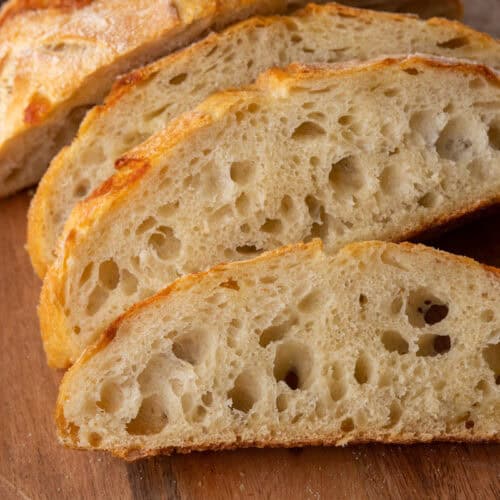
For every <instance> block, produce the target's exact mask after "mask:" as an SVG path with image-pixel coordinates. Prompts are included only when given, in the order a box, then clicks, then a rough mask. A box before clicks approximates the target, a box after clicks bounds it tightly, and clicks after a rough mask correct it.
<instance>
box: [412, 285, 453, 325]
mask: <svg viewBox="0 0 500 500" xmlns="http://www.w3.org/2000/svg"><path fill="white" fill-rule="evenodd" d="M448 310H449V309H448V305H447V304H445V303H444V302H443V301H442V300H440V299H438V298H437V297H435V296H434V295H433V294H431V293H430V292H429V290H427V289H426V288H418V289H417V290H411V291H410V293H409V295H408V302H407V304H406V315H407V317H408V321H409V322H410V324H411V325H412V326H414V327H417V328H423V327H424V326H425V325H434V324H436V323H440V322H441V321H443V320H444V319H445V318H446V317H447V316H448Z"/></svg>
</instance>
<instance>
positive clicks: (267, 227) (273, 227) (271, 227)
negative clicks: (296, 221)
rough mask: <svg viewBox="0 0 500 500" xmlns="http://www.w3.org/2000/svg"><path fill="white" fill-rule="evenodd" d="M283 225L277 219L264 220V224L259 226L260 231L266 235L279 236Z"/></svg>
mask: <svg viewBox="0 0 500 500" xmlns="http://www.w3.org/2000/svg"><path fill="white" fill-rule="evenodd" d="M282 228H283V225H282V223H281V221H280V220H279V219H266V221H265V222H264V224H262V226H260V230H261V231H262V232H264V233H268V234H279V233H281V230H282Z"/></svg>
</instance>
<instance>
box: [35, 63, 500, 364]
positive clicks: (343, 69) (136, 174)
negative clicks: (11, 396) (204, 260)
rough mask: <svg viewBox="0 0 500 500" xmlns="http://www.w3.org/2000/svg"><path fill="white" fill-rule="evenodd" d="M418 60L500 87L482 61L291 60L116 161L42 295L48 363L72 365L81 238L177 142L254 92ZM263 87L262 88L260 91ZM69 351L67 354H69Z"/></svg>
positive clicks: (488, 202) (489, 201) (71, 232)
mask: <svg viewBox="0 0 500 500" xmlns="http://www.w3.org/2000/svg"><path fill="white" fill-rule="evenodd" d="M415 64H424V65H428V66H430V67H436V68H442V69H446V70H448V71H463V72H466V73H467V72H470V73H473V74H480V75H482V76H485V77H486V78H487V79H489V80H490V81H491V82H492V83H493V84H494V85H498V86H500V75H498V74H497V73H496V72H494V71H493V70H492V69H490V68H488V67H486V66H482V65H479V64H469V63H466V62H463V61H457V60H448V59H443V58H428V57H424V56H421V55H414V56H409V57H400V58H395V57H387V58H381V59H377V60H375V61H368V62H365V63H362V64H358V65H353V64H340V65H334V66H333V67H332V66H327V65H315V66H305V65H300V64H292V65H291V66H289V67H288V68H286V69H271V70H269V71H267V72H265V73H263V75H261V77H260V78H259V79H258V80H257V83H256V84H255V85H252V86H249V87H247V88H246V89H242V90H228V91H224V92H220V93H216V94H214V95H212V96H211V97H209V98H208V99H207V100H206V101H204V103H202V104H201V105H200V106H198V107H197V108H196V109H195V110H194V111H192V112H189V113H187V114H184V115H181V116H180V117H178V118H176V119H174V120H173V121H172V122H171V123H170V125H169V126H168V127H167V128H166V129H165V130H164V131H162V132H161V133H159V134H156V135H154V136H153V137H151V138H150V139H149V140H147V141H146V142H144V143H143V144H141V145H140V146H138V147H137V148H135V149H134V150H132V151H131V152H130V153H128V154H127V155H125V156H124V157H122V158H121V159H119V160H117V168H118V169H119V170H118V172H117V173H116V174H115V175H113V176H112V177H110V178H109V179H108V180H107V181H105V182H104V183H103V184H102V185H101V186H100V187H99V188H98V189H97V190H96V191H94V193H92V195H90V196H89V197H88V198H87V199H86V200H84V201H82V202H81V203H79V204H77V205H76V207H75V209H74V210H73V212H72V214H71V216H70V218H69V220H68V221H67V223H66V227H65V230H64V235H63V237H62V238H61V240H60V246H59V248H58V258H57V259H56V261H55V262H54V264H53V265H52V266H51V268H50V269H49V271H48V272H47V274H46V276H45V279H44V282H43V286H42V293H41V297H40V304H39V308H38V314H39V318H40V326H41V332H42V339H43V342H44V348H45V352H46V354H47V359H48V364H49V365H50V366H53V367H56V368H65V367H67V366H69V365H70V364H71V359H72V357H73V356H71V354H70V352H69V350H70V346H69V345H67V344H68V342H67V341H66V340H65V339H66V335H67V334H66V333H65V332H67V330H68V325H67V324H66V318H65V315H64V308H63V306H62V297H63V294H64V292H63V289H62V287H63V283H64V277H65V274H66V265H67V259H68V256H69V255H71V251H72V249H73V247H74V246H76V244H77V239H79V238H85V237H86V232H87V231H86V230H87V228H89V227H90V226H91V225H92V223H93V221H95V220H98V219H99V217H100V215H101V214H102V213H105V212H107V211H108V210H113V209H116V208H117V207H119V206H120V205H121V204H122V203H126V200H127V197H128V194H129V193H130V192H131V191H133V190H134V188H135V187H136V186H137V185H138V184H139V181H140V180H141V178H142V177H144V176H145V175H146V174H147V172H148V171H149V170H150V169H151V167H152V165H153V164H154V163H155V162H156V161H157V158H158V157H160V156H161V155H162V154H163V153H164V152H166V151H168V150H169V149H170V148H172V147H173V145H175V144H177V143H178V141H180V140H182V139H185V138H187V137H189V136H190V135H192V134H194V133H195V131H197V130H198V129H200V128H204V127H206V126H208V125H209V124H210V123H213V122H214V121H215V120H216V119H217V116H220V115H221V114H223V113H224V112H225V111H227V110H228V109H231V108H232V106H234V105H236V104H237V103H238V102H240V101H241V99H242V98H244V97H248V96H249V95H252V96H253V97H255V98H258V96H262V95H263V93H265V92H266V91H268V92H270V91H272V89H273V87H277V86H278V84H279V85H281V86H282V87H283V88H286V86H287V85H293V84H294V83H295V84H296V83H297V82H300V81H301V80H308V79H313V78H315V77H317V76H318V75H320V76H322V75H325V76H326V75H339V76H343V77H345V76H349V75H351V74H354V73H358V72H363V71H376V70H378V69H379V68H381V67H385V66H391V65H399V66H400V67H402V68H405V67H411V66H412V65H415ZM259 90H260V92H259ZM499 202H500V195H493V196H491V197H489V198H486V199H482V200H477V201H476V202H475V203H472V204H470V205H469V206H467V207H463V208H462V209H461V210H458V211H456V212H454V213H451V214H446V216H442V217H437V218H436V219H434V220H433V221H430V222H427V223H425V224H421V225H420V226H419V227H416V228H415V229H414V230H413V231H411V232H409V233H407V234H405V235H403V236H402V237H401V238H400V240H403V239H407V238H409V237H415V236H416V235H418V234H420V233H422V232H425V231H427V230H429V228H431V227H434V226H436V225H444V224H445V223H448V222H450V221H453V220H456V219H458V218H459V217H462V216H464V215H468V214H470V213H472V212H474V211H476V210H479V209H482V208H486V207H489V206H492V205H495V204H498V203H499ZM64 353H66V354H64Z"/></svg>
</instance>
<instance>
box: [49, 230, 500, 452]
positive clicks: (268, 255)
mask: <svg viewBox="0 0 500 500" xmlns="http://www.w3.org/2000/svg"><path fill="white" fill-rule="evenodd" d="M377 247H379V248H380V247H382V248H383V249H388V250H391V249H393V250H397V251H399V252H406V253H409V254H422V253H426V254H428V255H431V256H432V257H433V258H435V259H436V260H438V261H440V262H443V263H444V262H452V263H457V264H459V265H461V266H464V267H469V268H473V269H476V270H478V271H480V272H487V273H492V274H493V275H494V276H495V278H496V279H499V280H500V269H498V268H494V267H490V266H485V265H482V264H480V263H478V262H476V261H474V260H472V259H470V258H468V257H461V256H457V255H453V254H449V253H447V252H443V251H441V250H435V249H433V248H430V247H426V246H424V245H420V244H414V243H399V244H397V243H386V242H380V241H366V242H358V243H351V244H350V245H347V246H346V247H344V248H343V249H342V250H340V251H339V253H338V254H337V257H338V258H339V259H341V258H343V257H344V256H345V257H346V258H350V257H356V256H359V255H362V254H363V253H366V251H367V249H368V250H370V249H372V248H377ZM322 249H323V245H322V242H321V240H318V239H316V240H313V241H312V242H310V243H296V244H293V245H288V246H286V247H281V248H278V249H276V250H272V251H269V252H265V253H263V254H261V255H260V256H258V257H256V258H254V259H250V260H247V261H239V262H231V263H226V264H220V265H218V266H215V267H214V268H212V269H210V270H208V271H204V272H201V273H197V274H192V275H188V276H184V277H181V278H179V279H178V280H176V281H175V282H174V283H172V284H171V285H170V286H169V287H167V288H165V289H164V290H163V291H161V292H159V293H158V294H156V295H154V296H153V297H150V298H148V299H146V300H144V301H142V302H140V303H137V304H135V305H134V306H132V307H131V308H130V309H129V310H128V311H127V312H126V313H124V314H122V315H121V316H120V317H119V318H118V319H117V320H115V321H114V322H113V324H112V325H111V326H110V327H109V328H108V329H107V330H106V331H105V332H104V333H103V334H102V336H101V338H100V339H99V340H98V341H97V342H96V343H95V344H94V345H92V346H90V347H89V348H87V349H86V350H85V352H84V353H83V354H82V355H81V356H80V358H79V359H78V361H77V362H76V363H75V365H74V366H73V368H72V369H71V370H69V371H68V372H67V373H66V374H65V376H64V378H63V381H62V383H61V387H60V392H59V397H58V400H57V405H56V413H55V418H56V423H57V427H58V431H59V433H60V435H61V436H62V437H64V438H66V439H67V438H71V435H72V434H73V438H72V439H71V442H72V443H73V445H72V446H73V447H75V448H79V447H78V444H77V440H76V438H75V436H76V434H75V433H74V429H72V428H71V425H72V424H68V423H67V422H66V419H65V417H64V401H65V398H66V392H67V391H66V387H67V386H68V385H69V383H70V380H71V379H72V377H73V376H74V374H77V373H78V370H79V368H81V367H82V366H83V365H84V364H86V363H87V362H88V361H89V360H91V359H92V358H93V357H94V356H95V355H97V354H98V353H99V352H100V351H102V350H104V349H105V348H106V347H107V346H108V345H109V344H110V343H111V342H113V340H114V339H115V337H116V333H117V331H118V330H119V328H120V327H121V325H122V324H123V323H125V322H126V321H131V320H133V318H134V317H135V316H137V315H139V314H140V313H141V312H142V311H143V310H144V309H146V308H148V307H150V306H152V305H154V304H155V303H157V302H159V301H164V300H171V296H172V295H174V294H175V293H179V292H182V291H185V290H187V289H189V288H191V287H192V286H194V285H196V284H199V283H200V282H202V281H203V280H205V279H209V278H210V277H211V276H213V275H217V274H221V273H226V272H227V271H230V270H231V269H235V270H240V269H241V268H244V267H256V266H257V265H258V264H259V263H261V262H263V261H269V260H273V259H279V258H280V257H282V256H284V255H286V254H290V253H298V252H304V257H306V254H309V255H313V254H315V253H317V252H322V251H323V250H322ZM129 334H131V335H133V332H129ZM434 441H449V442H470V443H473V442H482V441H484V442H500V434H498V433H497V434H495V435H492V436H484V435H475V434H474V432H473V431H472V430H468V431H463V432H462V433H455V434H451V433H450V434H446V435H437V436H431V435H423V436H422V435H418V434H410V433H405V434H400V435H399V436H397V437H396V438H394V437H391V436H390V433H389V432H387V433H386V434H384V433H379V432H377V433H374V432H372V433H362V434H360V433H357V434H356V435H355V437H354V438H353V439H352V440H350V439H349V438H348V434H347V435H346V434H344V433H342V432H339V431H337V432H336V433H335V434H332V435H331V436H328V437H327V438H325V439H314V438H312V439H305V440H284V439H279V438H276V439H269V440H262V441H242V440H238V439H236V441H234V442H220V443H204V444H200V445H194V446H189V445H186V446H183V447H168V448H161V449H153V450H147V449H137V448H133V447H132V448H121V449H106V450H105V451H109V452H111V453H113V454H114V455H116V456H118V457H120V458H124V459H126V460H136V459H140V458H145V457H149V456H154V455H160V454H164V455H169V454H172V453H190V452H192V451H206V450H214V451H215V450H229V449H236V448H244V447H300V446H331V445H345V444H361V443H368V442H380V443H396V444H413V443H422V442H434ZM64 444H65V445H67V446H70V444H69V443H68V442H67V440H65V441H64Z"/></svg>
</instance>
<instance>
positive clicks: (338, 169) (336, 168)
mask: <svg viewBox="0 0 500 500" xmlns="http://www.w3.org/2000/svg"><path fill="white" fill-rule="evenodd" d="M328 180H329V181H330V185H331V186H332V187H333V189H334V190H335V193H337V194H343V193H346V194H351V193H354V192H356V191H358V190H359V189H361V188H362V187H363V184H364V178H363V175H362V173H361V172H360V171H359V167H358V165H357V161H356V158H355V157H353V156H347V157H346V158H342V160H340V161H338V162H336V163H332V166H331V169H330V173H329V175H328Z"/></svg>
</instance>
